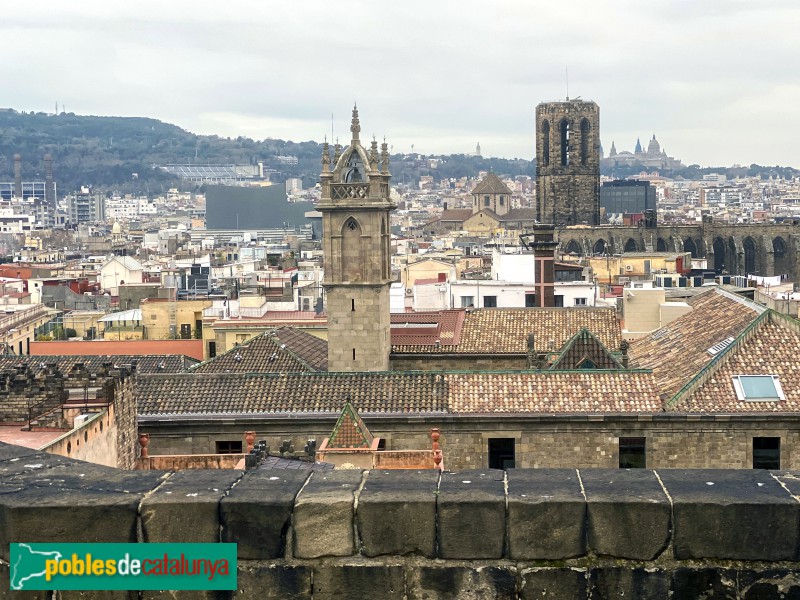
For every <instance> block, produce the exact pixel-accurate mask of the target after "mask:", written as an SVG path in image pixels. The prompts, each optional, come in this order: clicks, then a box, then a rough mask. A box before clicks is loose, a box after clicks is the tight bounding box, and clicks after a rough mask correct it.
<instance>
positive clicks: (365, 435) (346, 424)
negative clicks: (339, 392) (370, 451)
mask: <svg viewBox="0 0 800 600" xmlns="http://www.w3.org/2000/svg"><path fill="white" fill-rule="evenodd" d="M374 439H375V437H374V436H373V435H372V433H370V430H369V429H368V428H367V426H366V424H365V423H364V421H363V420H362V419H361V417H360V416H359V414H358V413H357V412H356V410H355V409H354V408H353V405H352V404H350V403H349V402H345V405H344V408H343V409H342V414H341V415H339V418H338V419H337V420H336V425H334V426H333V432H332V433H331V436H330V437H329V438H328V446H327V447H328V448H370V447H371V446H372V440H374Z"/></svg>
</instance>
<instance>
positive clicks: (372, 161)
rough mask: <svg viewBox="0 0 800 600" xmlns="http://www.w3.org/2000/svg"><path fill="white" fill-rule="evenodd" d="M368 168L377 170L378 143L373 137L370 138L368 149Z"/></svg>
mask: <svg viewBox="0 0 800 600" xmlns="http://www.w3.org/2000/svg"><path fill="white" fill-rule="evenodd" d="M369 168H370V169H377V168H378V142H377V141H376V140H375V135H374V134H373V136H372V145H371V146H370V148H369Z"/></svg>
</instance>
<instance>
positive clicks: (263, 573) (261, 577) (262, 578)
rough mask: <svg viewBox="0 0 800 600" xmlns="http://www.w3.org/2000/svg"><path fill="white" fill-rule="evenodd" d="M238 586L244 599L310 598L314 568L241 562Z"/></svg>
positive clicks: (240, 597) (240, 596)
mask: <svg viewBox="0 0 800 600" xmlns="http://www.w3.org/2000/svg"><path fill="white" fill-rule="evenodd" d="M237 588H238V589H237V591H236V592H235V597H236V598H237V599H241V600H310V598H311V568H309V567H305V566H291V565H268V566H259V565H248V564H247V563H245V564H241V563H240V564H239V572H238V574H237Z"/></svg>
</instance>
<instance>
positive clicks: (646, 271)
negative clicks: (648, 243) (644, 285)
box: [644, 258, 651, 275]
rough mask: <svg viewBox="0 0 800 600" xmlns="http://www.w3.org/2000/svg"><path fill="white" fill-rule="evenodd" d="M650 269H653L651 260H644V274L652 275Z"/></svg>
mask: <svg viewBox="0 0 800 600" xmlns="http://www.w3.org/2000/svg"><path fill="white" fill-rule="evenodd" d="M650 268H651V263H650V259H649V258H646V259H644V274H645V275H650Z"/></svg>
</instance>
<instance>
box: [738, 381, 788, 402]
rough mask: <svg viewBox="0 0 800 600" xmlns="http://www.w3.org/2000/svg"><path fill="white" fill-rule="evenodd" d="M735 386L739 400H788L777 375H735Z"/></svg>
mask: <svg viewBox="0 0 800 600" xmlns="http://www.w3.org/2000/svg"><path fill="white" fill-rule="evenodd" d="M733 388H734V389H735V390H736V397H737V398H738V399H739V400H746V401H748V402H763V401H767V402H768V401H773V402H774V401H777V400H786V396H784V394H783V388H781V382H780V381H778V376H777V375H734V377H733Z"/></svg>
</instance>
